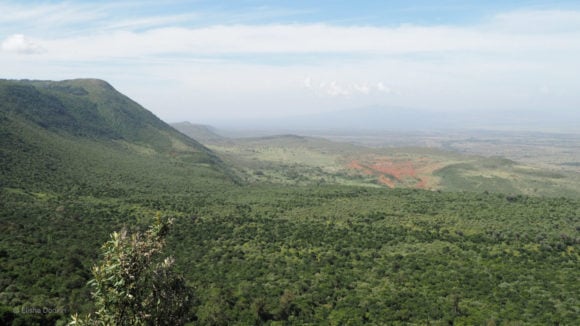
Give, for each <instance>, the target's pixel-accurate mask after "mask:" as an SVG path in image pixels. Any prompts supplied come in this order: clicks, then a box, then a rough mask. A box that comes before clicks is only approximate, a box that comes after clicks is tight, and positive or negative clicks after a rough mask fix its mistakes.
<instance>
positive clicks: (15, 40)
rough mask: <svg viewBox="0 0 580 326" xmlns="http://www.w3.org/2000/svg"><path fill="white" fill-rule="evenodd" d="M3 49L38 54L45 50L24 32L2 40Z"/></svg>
mask: <svg viewBox="0 0 580 326" xmlns="http://www.w3.org/2000/svg"><path fill="white" fill-rule="evenodd" d="M1 48H2V51H5V52H13V53H18V54H38V53H42V52H44V51H45V50H44V49H43V48H42V47H41V46H40V45H39V44H37V43H35V42H34V41H32V40H30V39H28V38H26V37H25V36H24V35H22V34H14V35H11V36H9V37H8V38H6V39H5V40H4V41H3V42H2V46H1Z"/></svg>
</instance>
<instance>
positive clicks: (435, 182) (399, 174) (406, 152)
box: [189, 130, 580, 198]
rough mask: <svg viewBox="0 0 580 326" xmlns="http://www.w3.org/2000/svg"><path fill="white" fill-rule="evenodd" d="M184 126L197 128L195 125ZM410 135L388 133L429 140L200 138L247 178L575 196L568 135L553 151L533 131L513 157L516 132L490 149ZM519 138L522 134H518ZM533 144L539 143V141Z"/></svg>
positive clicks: (577, 182)
mask: <svg viewBox="0 0 580 326" xmlns="http://www.w3.org/2000/svg"><path fill="white" fill-rule="evenodd" d="M189 132H194V133H195V131H194V130H193V131H192V130H189ZM204 132H207V130H204ZM204 135H205V134H204ZM351 137H352V136H351ZM398 137H401V135H399V136H398ZM414 137H416V138H415V139H414V140H413V137H410V138H409V139H407V140H406V142H404V143H402V140H398V139H400V138H397V137H393V139H394V140H393V142H392V143H391V145H392V144H395V145H397V144H399V145H401V144H406V145H410V144H430V146H431V147H384V146H383V147H378V146H374V147H371V146H365V145H363V144H360V143H359V144H357V143H356V142H355V138H350V139H348V140H349V141H350V143H347V142H341V141H336V140H335V141H332V140H328V139H324V138H316V137H305V136H295V135H282V136H264V137H254V138H247V137H246V138H224V137H221V138H218V137H215V136H214V137H207V136H205V137H204V139H205V141H204V144H205V145H206V146H208V147H209V148H211V149H212V150H213V151H214V152H216V153H218V155H220V157H221V158H222V159H223V160H224V161H226V162H228V163H229V165H230V166H235V167H236V169H237V173H238V175H239V177H240V178H241V179H243V180H245V181H246V182H250V183H263V182H266V183H281V184H295V185H298V184H302V185H309V184H323V183H332V184H342V185H360V186H372V187H389V188H414V189H427V190H449V191H473V192H483V191H490V192H501V193H506V194H525V195H532V196H551V197H558V196H565V197H572V198H578V197H580V171H577V167H576V166H574V165H573V164H568V165H565V166H563V164H564V163H562V162H563V161H567V160H572V161H573V160H575V158H574V157H568V156H559V155H560V154H561V152H566V151H567V150H566V149H565V148H567V149H568V151H569V150H571V148H572V147H573V146H574V143H573V142H571V141H568V142H564V143H563V144H561V145H560V146H562V147H556V148H554V149H553V150H552V151H553V152H556V154H554V155H555V156H556V157H552V156H550V155H549V154H548V153H545V152H543V151H544V150H545V148H544V146H545V144H546V143H549V142H550V141H549V140H534V139H531V140H530V141H529V142H528V143H526V144H527V145H526V146H523V145H522V146H520V147H518V148H519V150H518V151H515V150H512V151H510V153H511V155H510V157H513V158H514V159H508V158H504V157H501V156H497V155H496V154H504V151H507V149H508V148H511V147H516V145H517V142H516V141H515V140H514V141H513V142H512V143H510V144H511V145H510V146H511V147H510V146H507V145H506V146H507V147H505V146H504V147H502V146H499V147H498V149H497V151H495V152H492V150H491V148H488V147H487V145H481V144H489V141H484V142H479V141H476V140H475V139H474V138H471V140H461V138H459V139H460V140H454V141H453V142H452V141H451V140H450V139H448V138H444V137H443V136H441V135H439V136H438V137H439V138H434V136H425V135H414ZM421 137H423V138H421ZM447 137H449V136H447ZM545 137H547V136H545ZM553 137H556V136H553ZM358 139H359V141H361V140H366V141H367V142H368V138H365V137H362V136H360V138H358ZM518 139H519V140H518V141H519V142H523V140H521V138H518ZM550 139H552V141H554V139H553V138H550ZM344 140H345V139H343V141H344ZM374 141H375V142H376V141H378V140H377V139H375V140H374ZM383 141H384V142H385V143H386V142H387V140H383ZM468 141H469V144H472V145H473V144H480V146H479V147H476V146H475V145H473V146H472V147H470V148H471V149H470V150H460V149H459V148H455V147H453V146H460V144H464V145H465V144H467V142H468ZM504 142H507V140H504ZM534 144H536V145H538V144H544V145H541V146H540V145H538V147H536V145H534ZM375 145H377V143H375ZM571 146H572V147H571ZM528 147H532V148H534V150H529V149H528ZM526 150H527V151H528V153H532V154H534V153H535V154H537V155H540V156H541V157H543V159H542V160H537V162H535V163H534V162H531V161H530V160H526V159H525V157H524V156H522V155H521V153H523V152H525V151H526ZM515 159H517V160H515ZM549 162H552V163H549Z"/></svg>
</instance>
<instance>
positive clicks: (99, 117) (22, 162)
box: [0, 79, 228, 190]
mask: <svg viewBox="0 0 580 326" xmlns="http://www.w3.org/2000/svg"><path fill="white" fill-rule="evenodd" d="M0 126H1V129H0V133H1V135H0V136H1V137H0V168H1V169H0V182H1V185H3V186H8V187H14V188H30V187H39V188H41V189H46V188H50V189H52V190H57V189H62V188H63V187H64V188H66V187H67V186H73V185H74V186H75V187H78V185H79V184H84V185H90V186H91V187H95V186H98V185H99V184H103V183H105V185H104V188H107V189H110V188H111V183H118V184H119V186H120V187H123V186H127V185H128V184H130V183H132V182H149V183H155V182H163V180H164V179H167V176H165V174H171V173H174V174H175V169H174V167H178V168H180V169H182V170H184V171H182V172H187V175H188V176H189V178H195V176H196V175H198V176H199V175H200V174H204V175H206V176H207V175H210V174H211V175H213V176H214V177H220V178H227V174H228V172H227V169H226V168H225V166H224V164H223V163H222V162H221V161H220V160H219V159H218V158H217V157H216V156H215V155H214V154H213V153H212V152H211V151H210V150H209V149H207V148H206V147H204V146H203V145H201V144H200V143H198V142H197V141H195V140H192V139H191V138H188V137H187V136H185V135H183V134H181V133H179V132H178V131H176V130H175V129H173V128H172V127H171V126H169V125H168V124H166V123H164V122H163V121H161V120H160V119H159V118H157V117H156V116H155V115H153V114H152V113H151V112H149V111H147V110H145V109H144V108H143V107H141V106H140V105H139V104H137V103H135V102H134V101H132V100H131V99H129V98H127V97H126V96H124V95H122V94H121V93H119V92H117V91H116V90H115V89H114V88H113V87H112V86H111V85H109V84H107V83H106V82H104V81H101V80H95V79H79V80H68V81H62V82H50V81H7V80H3V81H0ZM169 167H171V168H169ZM144 169H147V170H150V171H156V173H153V174H151V173H148V174H146V175H147V177H146V178H143V177H142V175H141V173H138V172H137V171H139V170H144ZM144 179H145V180H144ZM121 181H122V182H121Z"/></svg>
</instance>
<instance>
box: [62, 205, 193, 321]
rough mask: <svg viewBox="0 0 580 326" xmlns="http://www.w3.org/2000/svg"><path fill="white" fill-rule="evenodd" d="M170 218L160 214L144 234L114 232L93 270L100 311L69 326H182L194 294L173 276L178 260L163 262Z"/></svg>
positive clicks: (91, 282)
mask: <svg viewBox="0 0 580 326" xmlns="http://www.w3.org/2000/svg"><path fill="white" fill-rule="evenodd" d="M170 225H171V220H169V221H163V220H162V219H161V216H160V215H157V219H156V221H155V224H153V225H152V227H151V228H150V230H148V231H147V232H146V233H145V234H140V233H137V234H133V235H132V236H129V235H128V234H127V231H126V230H123V231H121V232H120V233H118V232H114V233H113V234H112V235H111V240H109V241H107V242H106V243H105V245H104V246H103V255H104V257H103V260H102V261H101V262H100V264H98V265H96V266H94V267H93V277H94V278H93V279H92V280H91V281H90V282H89V284H90V285H91V286H92V287H93V290H94V292H93V293H92V295H93V298H94V299H95V306H96V309H97V310H96V312H95V314H94V315H90V314H89V315H88V316H86V317H79V316H78V315H76V314H75V315H73V317H72V319H73V321H72V322H71V325H182V324H184V323H185V321H186V320H187V319H188V318H187V317H188V312H189V310H190V303H191V299H192V295H191V290H190V289H189V288H188V287H187V285H186V284H185V280H184V279H183V277H181V276H180V275H177V274H175V273H174V272H173V270H172V269H173V265H174V260H173V258H172V257H167V258H165V259H164V260H160V259H159V257H158V255H159V254H160V252H161V250H162V249H163V246H164V244H165V241H164V240H165V237H166V235H167V233H168V231H169V228H170Z"/></svg>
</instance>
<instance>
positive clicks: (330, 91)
mask: <svg viewBox="0 0 580 326" xmlns="http://www.w3.org/2000/svg"><path fill="white" fill-rule="evenodd" d="M302 86H303V87H304V88H305V89H307V90H309V91H311V92H313V93H314V94H316V95H318V96H330V97H346V98H351V97H354V96H371V95H378V94H381V93H382V94H390V93H391V89H390V88H389V87H387V86H385V84H384V83H383V82H382V81H379V82H377V83H370V82H368V81H365V82H338V81H336V80H332V81H320V82H318V83H315V82H313V79H312V77H306V78H305V79H304V81H303V83H302Z"/></svg>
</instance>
